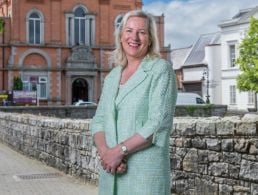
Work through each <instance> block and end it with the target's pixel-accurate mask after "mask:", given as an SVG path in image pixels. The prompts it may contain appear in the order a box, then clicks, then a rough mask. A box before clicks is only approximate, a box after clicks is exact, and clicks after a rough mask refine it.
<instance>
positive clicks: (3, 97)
mask: <svg viewBox="0 0 258 195" xmlns="http://www.w3.org/2000/svg"><path fill="white" fill-rule="evenodd" d="M8 100H9V95H8V93H7V92H6V91H0V106H6V105H7V103H8V102H9V101H8Z"/></svg>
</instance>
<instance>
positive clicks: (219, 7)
mask: <svg viewBox="0 0 258 195" xmlns="http://www.w3.org/2000/svg"><path fill="white" fill-rule="evenodd" d="M255 6H258V3H257V1H256V0H244V1H243V0H209V1H207V0H189V1H180V0H174V1H171V2H170V3H163V2H161V1H155V2H153V3H150V4H146V5H144V7H143V9H144V10H145V11H148V12H150V13H152V14H154V15H162V14H164V15H165V44H166V45H168V44H171V47H172V48H180V47H186V46H189V45H192V44H194V42H196V41H197V39H198V38H199V36H200V34H206V33H212V32H217V31H220V28H219V27H218V24H219V23H221V21H222V20H226V19H230V18H232V17H233V16H234V15H235V14H237V13H238V11H239V10H240V9H245V8H250V7H255ZM159 10H162V11H159Z"/></svg>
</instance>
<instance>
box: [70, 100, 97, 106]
mask: <svg viewBox="0 0 258 195" xmlns="http://www.w3.org/2000/svg"><path fill="white" fill-rule="evenodd" d="M74 105H75V106H97V103H95V102H89V101H83V100H79V101H78V102H75V103H74Z"/></svg>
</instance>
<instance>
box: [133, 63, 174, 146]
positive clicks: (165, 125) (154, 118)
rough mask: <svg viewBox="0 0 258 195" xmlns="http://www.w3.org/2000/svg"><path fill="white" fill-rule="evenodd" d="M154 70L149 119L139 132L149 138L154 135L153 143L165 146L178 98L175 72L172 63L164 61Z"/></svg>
mask: <svg viewBox="0 0 258 195" xmlns="http://www.w3.org/2000/svg"><path fill="white" fill-rule="evenodd" d="M162 62H163V64H157V65H156V66H159V68H156V69H157V70H155V71H154V72H153V79H152V83H151V89H150V94H149V109H148V118H147V121H146V122H145V123H144V124H143V126H142V128H140V129H138V130H137V133H138V134H140V135H141V136H142V137H144V138H145V139H147V138H148V137H150V136H151V135H153V140H152V143H153V144H156V145H158V146H160V147H162V146H164V144H165V140H166V137H167V136H169V135H170V132H171V129H172V123H173V115H174V111H175V103H176V98H177V89H176V81H175V74H174V71H173V69H172V66H171V64H170V63H168V62H166V61H162Z"/></svg>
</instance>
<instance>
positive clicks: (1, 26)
mask: <svg viewBox="0 0 258 195" xmlns="http://www.w3.org/2000/svg"><path fill="white" fill-rule="evenodd" d="M2 32H4V20H3V18H0V33H2Z"/></svg>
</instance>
